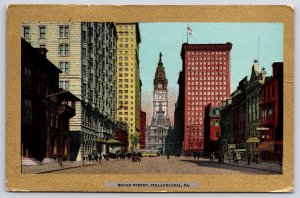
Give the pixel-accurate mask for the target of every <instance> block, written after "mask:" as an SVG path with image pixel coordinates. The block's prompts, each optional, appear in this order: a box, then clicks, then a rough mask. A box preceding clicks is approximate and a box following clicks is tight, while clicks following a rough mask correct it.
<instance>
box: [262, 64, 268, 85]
mask: <svg viewBox="0 0 300 198" xmlns="http://www.w3.org/2000/svg"><path fill="white" fill-rule="evenodd" d="M266 74H267V72H266V69H265V68H264V67H263V68H262V69H261V84H264V83H265V81H266Z"/></svg>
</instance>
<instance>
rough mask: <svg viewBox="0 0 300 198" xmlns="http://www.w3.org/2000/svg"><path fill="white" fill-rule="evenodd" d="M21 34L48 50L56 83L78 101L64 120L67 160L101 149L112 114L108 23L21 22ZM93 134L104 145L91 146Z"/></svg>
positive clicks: (112, 42)
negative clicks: (55, 68)
mask: <svg viewBox="0 0 300 198" xmlns="http://www.w3.org/2000/svg"><path fill="white" fill-rule="evenodd" d="M22 37H23V38H24V39H26V41H28V42H29V43H31V45H32V46H33V47H40V48H47V49H48V54H47V55H48V58H49V60H50V61H51V62H52V63H53V64H54V65H57V66H58V68H59V69H60V70H62V73H61V74H60V76H59V86H60V87H61V88H63V89H65V90H67V91H70V92H71V93H73V94H74V95H75V96H77V97H78V98H79V99H80V100H81V102H77V103H76V116H75V117H74V118H72V119H71V121H70V131H71V140H70V154H71V157H70V159H71V160H81V159H84V158H86V157H87V156H88V154H89V153H91V152H93V151H94V150H95V149H98V152H100V151H102V152H105V150H106V149H105V148H104V147H105V140H106V139H108V138H109V137H110V136H111V135H112V132H113V128H114V121H115V114H116V112H115V111H116V110H115V101H116V98H115V83H116V76H115V75H116V58H115V57H116V40H117V36H116V27H115V25H114V23H106V22H105V23H102V22H25V23H23V24H22ZM99 139H100V141H98V142H100V144H101V143H103V142H104V144H102V145H98V146H97V140H99ZM100 146H101V148H99V147H100Z"/></svg>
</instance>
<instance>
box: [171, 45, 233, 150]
mask: <svg viewBox="0 0 300 198" xmlns="http://www.w3.org/2000/svg"><path fill="white" fill-rule="evenodd" d="M231 48H232V44H231V43H226V44H187V43H184V44H183V45H182V49H181V59H182V78H181V79H180V80H179V81H178V82H179V87H180V89H181V88H182V87H183V92H184V93H183V97H184V99H183V102H182V99H180V101H181V102H179V103H178V105H184V106H183V107H177V110H180V111H181V112H183V113H184V114H183V115H184V119H182V120H183V124H184V126H183V131H184V142H183V150H184V153H185V154H187V155H188V154H191V153H193V152H203V149H204V108H205V106H206V105H207V104H209V103H211V105H212V106H216V107H218V106H220V102H221V101H222V100H224V99H225V98H226V97H227V96H228V95H229V94H230V50H231ZM181 108H183V111H182V110H181ZM176 125H178V124H177V123H176ZM176 130H178V127H176Z"/></svg>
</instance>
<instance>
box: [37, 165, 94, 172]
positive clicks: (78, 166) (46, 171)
mask: <svg viewBox="0 0 300 198" xmlns="http://www.w3.org/2000/svg"><path fill="white" fill-rule="evenodd" d="M92 165H97V164H86V165H83V166H84V167H86V166H92ZM83 166H72V167H67V168H62V169H54V170H49V171H43V172H39V173H34V174H43V173H51V172H55V171H61V170H67V169H72V168H79V167H83Z"/></svg>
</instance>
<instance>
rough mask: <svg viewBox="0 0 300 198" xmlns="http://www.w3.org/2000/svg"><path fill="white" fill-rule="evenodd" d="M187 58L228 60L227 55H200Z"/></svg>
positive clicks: (191, 59)
mask: <svg viewBox="0 0 300 198" xmlns="http://www.w3.org/2000/svg"><path fill="white" fill-rule="evenodd" d="M186 60H188V61H195V60H196V61H198V60H209V61H210V60H224V61H225V60H226V57H225V56H224V57H223V56H200V57H188V58H187V59H186Z"/></svg>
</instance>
